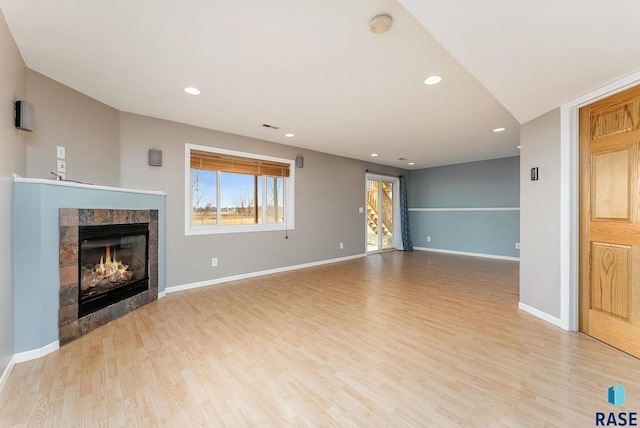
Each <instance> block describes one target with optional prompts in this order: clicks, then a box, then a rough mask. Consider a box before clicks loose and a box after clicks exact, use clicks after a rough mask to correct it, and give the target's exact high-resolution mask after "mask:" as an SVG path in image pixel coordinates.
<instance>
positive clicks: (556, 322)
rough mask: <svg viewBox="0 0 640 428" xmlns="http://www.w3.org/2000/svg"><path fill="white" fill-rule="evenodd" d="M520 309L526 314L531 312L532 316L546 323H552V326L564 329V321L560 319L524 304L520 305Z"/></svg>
mask: <svg viewBox="0 0 640 428" xmlns="http://www.w3.org/2000/svg"><path fill="white" fill-rule="evenodd" d="M518 308H519V309H521V310H523V311H525V312H529V313H530V314H531V315H533V316H536V317H538V318H540V319H542V320H544V321H546V322H550V323H551V324H553V325H556V326H558V327H560V328H562V321H561V320H560V319H559V318H556V317H553V316H551V315H549V314H548V313H546V312H542V311H540V310H538V309H536V308H532V307H531V306H528V305H525V304H524V303H522V302H519V303H518Z"/></svg>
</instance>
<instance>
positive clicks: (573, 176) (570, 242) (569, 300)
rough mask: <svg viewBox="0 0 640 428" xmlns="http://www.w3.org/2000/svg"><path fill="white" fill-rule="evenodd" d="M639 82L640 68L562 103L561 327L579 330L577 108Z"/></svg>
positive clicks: (578, 130) (578, 142)
mask: <svg viewBox="0 0 640 428" xmlns="http://www.w3.org/2000/svg"><path fill="white" fill-rule="evenodd" d="M639 84H640V71H639V72H636V73H633V74H630V75H629V76H626V77H624V78H622V79H619V80H616V81H615V82H612V83H610V84H608V85H606V86H603V87H601V88H598V89H596V90H594V91H592V92H589V93H587V94H585V95H583V96H581V97H578V98H576V99H574V100H571V101H569V102H568V103H566V104H563V105H561V106H560V322H561V325H560V326H561V327H562V328H563V329H565V330H571V331H577V330H578V265H579V261H580V260H579V259H580V253H579V246H578V243H579V231H578V227H579V222H580V220H579V215H580V212H579V209H578V191H579V182H580V176H579V173H580V171H579V168H578V167H579V152H580V151H579V145H580V138H579V136H580V129H579V123H578V110H579V109H580V108H581V107H584V106H586V105H589V104H591V103H593V102H595V101H598V100H600V99H602V98H606V97H608V96H610V95H613V94H615V93H618V92H622V91H624V90H626V89H629V88H631V87H633V86H637V85H639Z"/></svg>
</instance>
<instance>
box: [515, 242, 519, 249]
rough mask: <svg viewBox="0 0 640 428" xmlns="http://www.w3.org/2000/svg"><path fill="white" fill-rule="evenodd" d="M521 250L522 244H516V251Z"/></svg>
mask: <svg viewBox="0 0 640 428" xmlns="http://www.w3.org/2000/svg"><path fill="white" fill-rule="evenodd" d="M519 249H520V243H519V242H516V250H519Z"/></svg>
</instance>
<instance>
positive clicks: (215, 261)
mask: <svg viewBox="0 0 640 428" xmlns="http://www.w3.org/2000/svg"><path fill="white" fill-rule="evenodd" d="M217 266H218V258H217V257H213V258H212V259H211V267H217Z"/></svg>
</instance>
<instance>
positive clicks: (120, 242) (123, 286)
mask: <svg viewBox="0 0 640 428" xmlns="http://www.w3.org/2000/svg"><path fill="white" fill-rule="evenodd" d="M148 237H149V227H148V224H146V223H145V224H122V225H104V226H86V227H80V229H79V242H80V254H79V269H80V272H79V280H80V286H79V293H80V299H79V308H78V313H79V315H80V316H84V315H86V314H88V313H91V312H94V311H96V310H98V309H101V308H104V307H107V306H109V305H111V304H113V303H116V302H117V301H120V300H122V299H126V298H127V297H131V296H133V295H135V294H138V293H140V292H142V291H144V290H147V289H148V287H149V276H148V264H149V263H148V260H149V259H148V250H149V248H148V247H149V245H148Z"/></svg>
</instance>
